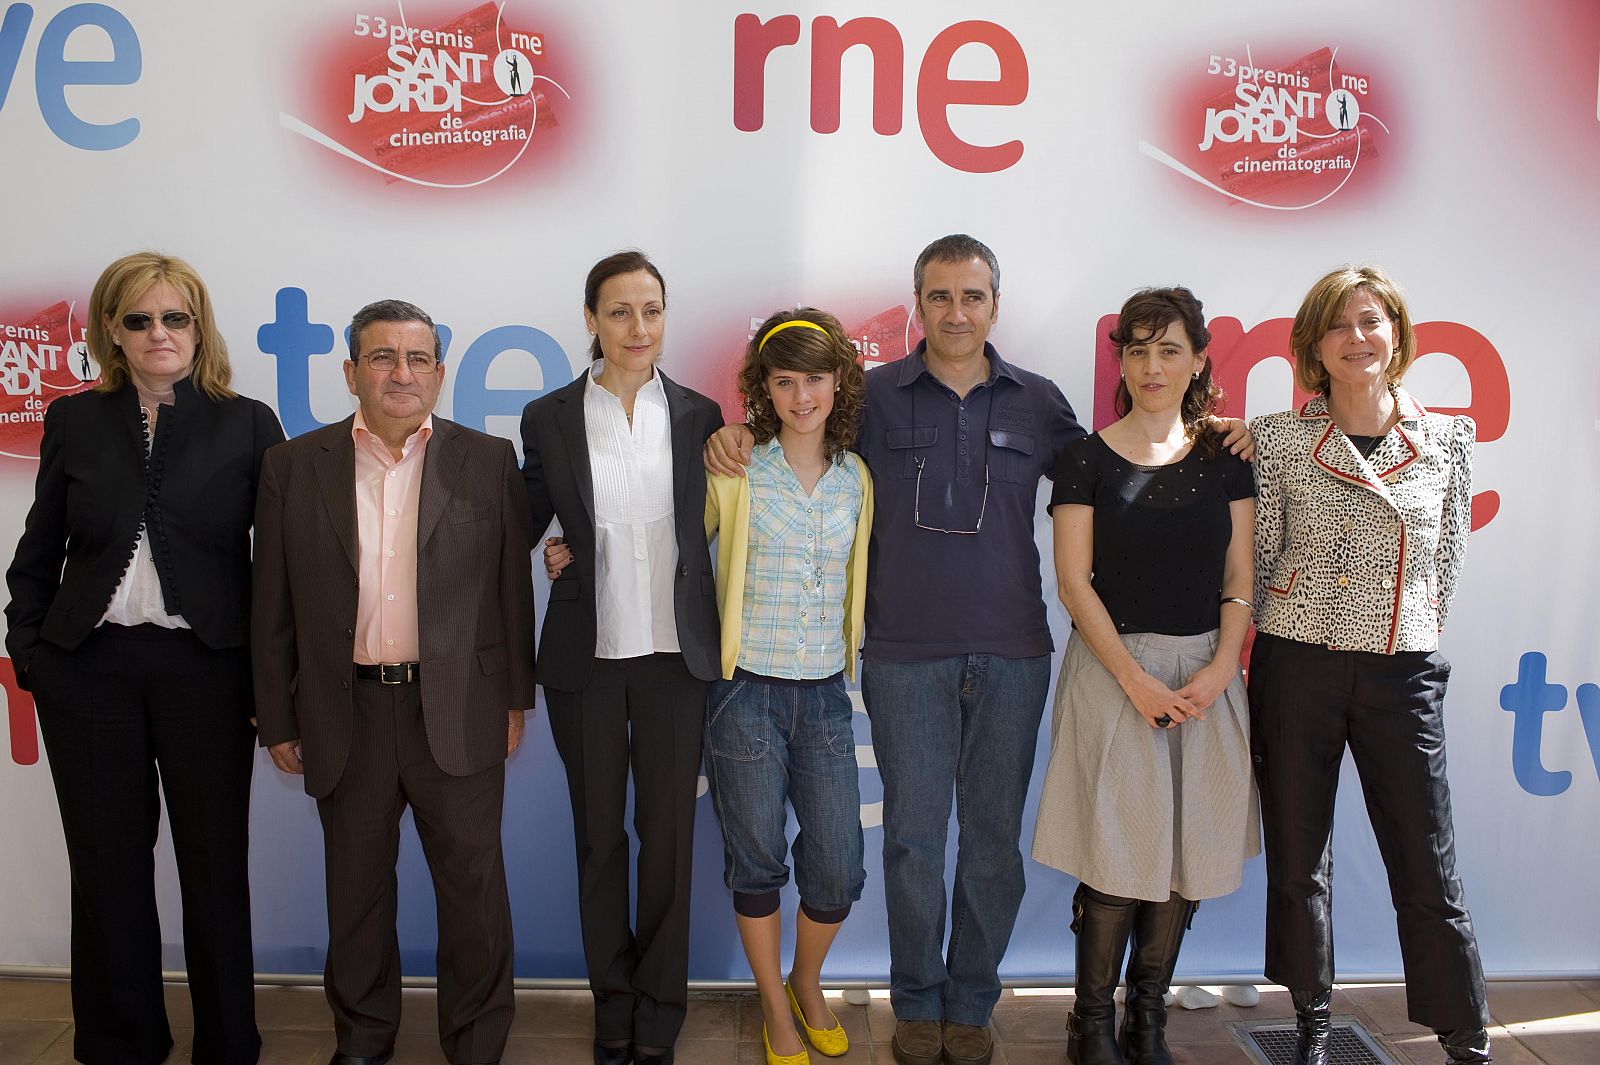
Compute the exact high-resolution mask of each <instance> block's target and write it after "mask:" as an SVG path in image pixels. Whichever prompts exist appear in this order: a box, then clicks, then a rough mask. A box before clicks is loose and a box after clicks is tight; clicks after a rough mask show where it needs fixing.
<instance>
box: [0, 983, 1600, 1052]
mask: <svg viewBox="0 0 1600 1065" xmlns="http://www.w3.org/2000/svg"><path fill="white" fill-rule="evenodd" d="M432 999H433V994H432V992H430V991H407V992H406V993H405V1013H404V1017H403V1020H402V1022H401V1033H400V1038H399V1041H398V1044H397V1046H396V1054H395V1058H394V1061H395V1065H437V1063H441V1062H443V1061H444V1060H445V1059H444V1056H443V1055H442V1054H441V1053H440V1052H439V1045H438V1040H437V1038H436V1035H435V1027H434V1016H433V1002H432ZM831 1002H832V1005H833V1007H834V1010H835V1011H836V1012H837V1013H838V1015H839V1019H840V1020H841V1021H842V1022H843V1023H844V1026H845V1029H846V1031H847V1032H849V1035H850V1044H851V1049H850V1053H849V1054H847V1055H846V1056H844V1057H842V1058H837V1059H834V1060H836V1061H839V1062H841V1063H843V1065H852V1063H855V1065H863V1063H867V1062H877V1063H883V1065H888V1063H892V1062H893V1061H894V1058H893V1056H892V1055H891V1054H890V1052H889V1038H890V1036H891V1034H892V1033H893V1031H894V1014H893V1013H892V1012H891V1011H890V1009H889V1003H888V1000H887V999H886V998H880V997H874V999H873V1000H872V1002H871V1003H870V1004H869V1005H866V1006H849V1005H846V1004H845V1003H844V1001H843V1000H842V999H839V998H836V997H834V998H832V999H831ZM256 1003H257V1015H258V1021H259V1023H260V1026H261V1032H262V1037H263V1039H264V1040H265V1044H266V1045H265V1047H264V1048H263V1050H262V1056H261V1061H262V1063H263V1065H323V1063H324V1062H326V1061H327V1060H328V1058H329V1057H330V1056H331V1055H332V1053H333V1050H334V1044H333V1033H332V1024H331V1021H330V1019H329V1016H328V1008H327V1005H326V1004H325V1003H324V1002H323V998H322V991H321V989H319V988H312V987H262V988H260V989H259V990H258V992H257V994H256ZM1071 1008H1072V996H1071V995H1055V994H1047V995H1041V994H1035V993H1024V994H1013V993H1012V992H1009V991H1008V992H1006V994H1005V996H1004V997H1003V998H1002V999H1001V1000H1000V1005H999V1006H998V1007H997V1008H996V1009H995V1014H994V1028H995V1042H996V1048H995V1056H994V1061H995V1065H1064V1063H1065V1062H1066V1037H1065V1034H1064V1032H1063V1030H1062V1025H1063V1024H1064V1023H1065V1021H1066V1016H1067V1012H1068V1011H1069V1010H1070V1009H1071ZM1489 1009H1490V1012H1491V1013H1493V1015H1494V1019H1495V1022H1496V1027H1494V1028H1493V1029H1492V1032H1493V1035H1494V1048H1495V1060H1496V1061H1497V1062H1499V1063H1500V1065H1597V1063H1600V981H1586V982H1574V981H1558V982H1547V983H1519V982H1504V983H1492V984H1490V985H1489ZM167 1010H168V1014H169V1016H170V1018H171V1022H172V1025H173V1037H174V1039H175V1042H176V1045H175V1046H174V1047H173V1051H172V1056H171V1057H170V1058H168V1060H169V1061H171V1062H173V1063H183V1062H187V1061H188V1060H189V1035H190V1033H189V1032H188V1030H187V1029H186V1028H185V1025H187V1024H188V1023H189V1002H188V995H187V994H186V992H185V990H184V988H183V986H182V985H170V986H169V987H168V988H167ZM1334 1012H1335V1013H1336V1014H1344V1015H1348V1016H1350V1017H1353V1018H1355V1019H1356V1020H1359V1021H1360V1022H1361V1023H1362V1024H1363V1025H1365V1026H1366V1028H1367V1030H1368V1031H1369V1032H1371V1033H1372V1034H1373V1035H1374V1036H1375V1037H1377V1038H1378V1040H1379V1042H1380V1043H1382V1044H1383V1045H1384V1046H1385V1047H1386V1048H1387V1049H1388V1050H1389V1051H1390V1052H1391V1054H1392V1056H1393V1057H1394V1058H1395V1060H1396V1061H1397V1062H1399V1063H1401V1065H1423V1063H1427V1065H1440V1063H1441V1062H1442V1061H1443V1054H1442V1053H1441V1052H1440V1050H1439V1047H1438V1044H1437V1043H1436V1042H1435V1040H1434V1038H1433V1035H1432V1033H1430V1032H1428V1031H1426V1030H1424V1029H1422V1028H1419V1027H1417V1026H1416V1025H1413V1024H1410V1023H1409V1022H1407V1021H1406V1019H1405V1014H1406V1010H1405V991H1404V990H1403V989H1402V988H1399V987H1392V986H1364V987H1341V988H1340V989H1339V991H1338V992H1337V993H1336V995H1335V996H1334ZM1292 1014H1293V1010H1292V1009H1291V1007H1290V1005H1289V1001H1288V995H1287V994H1286V993H1284V992H1283V991H1280V990H1275V989H1268V990H1266V991H1264V992H1263V994H1262V996H1261V1003H1260V1005H1258V1006H1255V1007H1253V1008H1250V1009H1240V1008H1236V1007H1233V1006H1229V1005H1227V1004H1226V1003H1222V1004H1220V1005H1218V1006H1217V1007H1216V1008H1215V1009H1207V1010H1181V1009H1177V1008H1173V1009H1172V1010H1171V1011H1170V1019H1169V1021H1168V1026H1167V1035H1168V1039H1169V1040H1170V1042H1171V1043H1172V1047H1173V1056H1174V1057H1175V1058H1176V1060H1177V1063H1178V1065H1249V1062H1250V1061H1251V1059H1250V1058H1249V1057H1248V1056H1247V1055H1246V1054H1245V1052H1244V1050H1243V1049H1241V1047H1240V1045H1239V1043H1238V1041H1237V1040H1236V1039H1235V1037H1234V1035H1233V1032H1232V1030H1231V1029H1230V1028H1229V1025H1230V1024H1232V1023H1236V1022H1244V1023H1249V1022H1252V1021H1263V1020H1271V1019H1278V1018H1289V1017H1290V1016H1292ZM591 1019H592V1011H591V1006H590V998H589V994H588V992H585V991H519V992H517V1018H516V1021H515V1022H514V1024H513V1025H512V1029H511V1040H510V1043H509V1044H508V1045H507V1047H506V1056H505V1059H504V1060H505V1063H506V1065H526V1063H538V1065H589V1063H590V1062H591V1061H592V1058H591V1056H590V1049H589V1040H590V1037H591V1027H590V1025H591ZM812 1060H813V1061H816V1062H821V1061H824V1060H826V1059H823V1058H822V1057H821V1056H820V1055H817V1056H814V1057H813V1059H812ZM71 1061H72V1009H71V1004H70V1002H69V1000H68V995H67V985H66V983H65V982H64V981H57V980H0V1063H4V1065H27V1063H34V1065H47V1063H48V1065H58V1063H70V1062H71ZM678 1061H680V1062H682V1063H683V1065H761V1062H762V1061H763V1056H762V1053H761V1011H760V1008H759V1007H758V1006H757V1004H756V1001H755V998H754V997H753V996H751V995H740V994H727V995H720V994H719V995H696V996H694V998H693V999H692V1001H691V1003H690V1006H689V1019H688V1021H687V1023H686V1024H685V1025H684V1029H683V1036H682V1038H681V1039H680V1040H679V1042H678Z"/></svg>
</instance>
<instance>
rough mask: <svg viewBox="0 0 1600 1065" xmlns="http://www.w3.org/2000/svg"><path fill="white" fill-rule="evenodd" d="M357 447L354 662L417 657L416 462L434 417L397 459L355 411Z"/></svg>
mask: <svg viewBox="0 0 1600 1065" xmlns="http://www.w3.org/2000/svg"><path fill="white" fill-rule="evenodd" d="M350 435H351V436H352V437H353V438H354V440H355V447H356V540H357V543H358V544H359V547H358V555H359V558H360V564H359V567H358V575H359V577H360V580H361V590H360V591H359V592H357V593H356V643H355V652H354V656H353V657H354V658H355V661H356V664H357V665H363V666H372V665H378V664H380V663H384V662H415V661H417V660H418V657H419V656H420V655H421V645H420V643H419V642H418V639H417V508H418V503H419V501H420V500H421V498H422V460H423V456H424V455H425V453H426V452H427V450H428V439H429V437H431V436H433V416H432V415H429V416H428V418H427V419H426V420H425V421H424V422H423V423H422V425H421V426H420V427H419V428H418V429H417V431H416V432H414V433H412V434H411V435H410V436H409V437H407V438H406V442H405V444H404V446H402V447H401V449H400V458H399V460H398V461H396V460H395V458H394V456H393V455H391V454H389V448H388V445H386V444H385V443H384V442H383V441H382V440H381V439H379V438H378V436H377V435H376V434H374V433H372V432H371V431H369V430H368V429H367V425H366V420H365V419H364V418H362V417H361V411H360V410H359V409H358V410H357V411H356V420H355V425H354V426H353V427H352V428H351V430H350Z"/></svg>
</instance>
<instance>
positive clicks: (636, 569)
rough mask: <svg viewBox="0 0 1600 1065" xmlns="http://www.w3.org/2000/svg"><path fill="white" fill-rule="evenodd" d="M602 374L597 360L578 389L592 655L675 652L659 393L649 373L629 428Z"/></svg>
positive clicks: (666, 434)
mask: <svg viewBox="0 0 1600 1065" xmlns="http://www.w3.org/2000/svg"><path fill="white" fill-rule="evenodd" d="M604 372H605V360H604V359H600V360H597V361H596V362H595V364H594V367H593V368H592V369H591V370H590V371H589V380H588V383H587V384H586V385H585V386H584V390H583V422H584V433H585V437H586V438H587V440H588V444H589V469H590V472H591V476H592V477H593V479H594V578H595V657H597V658H638V657H640V656H642V655H648V654H652V653H655V652H664V653H670V654H676V653H677V652H678V651H679V646H678V622H677V617H676V614H675V613H674V610H673V605H672V594H673V575H674V573H675V571H676V570H677V568H678V539H677V534H676V533H675V531H674V528H673V521H672V515H673V507H672V432H671V418H670V416H669V415H668V412H667V394H666V392H665V390H663V389H662V387H661V375H660V374H657V373H653V372H652V374H651V377H650V381H649V383H647V384H646V385H645V386H644V387H643V388H641V389H639V393H638V395H636V396H635V397H634V400H633V424H632V425H631V426H630V425H629V424H628V416H627V412H626V411H624V410H623V408H622V400H621V399H619V398H618V397H617V396H615V395H613V394H612V393H610V392H608V391H606V390H605V389H604V388H603V387H601V385H600V383H599V382H598V381H596V380H595V378H596V377H598V376H599V375H601V374H602V373H604Z"/></svg>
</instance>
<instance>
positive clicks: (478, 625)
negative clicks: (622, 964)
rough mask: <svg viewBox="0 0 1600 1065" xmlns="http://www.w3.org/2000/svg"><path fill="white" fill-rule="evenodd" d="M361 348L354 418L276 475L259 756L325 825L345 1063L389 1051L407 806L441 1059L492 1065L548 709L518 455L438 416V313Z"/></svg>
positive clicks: (260, 577) (258, 662) (372, 312)
mask: <svg viewBox="0 0 1600 1065" xmlns="http://www.w3.org/2000/svg"><path fill="white" fill-rule="evenodd" d="M350 351H351V354H350V360H349V362H347V363H346V364H345V368H344V371H345V380H346V383H347V384H348V385H349V388H350V392H351V394H352V395H355V396H356V397H357V398H358V399H359V401H360V407H359V409H358V410H357V412H356V413H355V415H354V416H353V417H350V418H346V419H345V420H344V421H342V422H339V423H338V424H336V425H330V426H327V427H326V428H323V429H319V430H316V431H315V432H311V433H307V434H305V435H304V436H301V437H298V438H297V439H295V440H292V441H289V442H288V443H285V444H281V445H279V446H277V447H274V448H272V449H271V450H269V451H268V452H267V455H266V460H265V463H264V465H263V467H262V471H261V487H260V490H259V495H258V499H257V505H256V542H255V581H254V604H253V611H252V625H253V633H252V644H253V652H254V665H255V693H256V707H257V713H258V715H259V718H260V733H261V743H262V745H263V746H266V747H267V748H268V749H269V750H270V752H271V754H272V760H273V761H274V762H275V763H276V764H277V766H278V768H279V769H281V770H283V771H284V772H287V773H304V774H305V787H306V792H307V793H308V794H310V795H311V796H313V797H314V798H315V799H316V800H317V810H318V813H319V814H320V815H321V818H322V828H323V841H324V850H325V858H326V866H327V892H328V958H327V965H326V971H325V974H324V983H325V987H326V990H327V996H328V1003H329V1005H330V1006H331V1007H332V1009H333V1016H334V1027H335V1029H336V1031H337V1034H338V1045H339V1049H338V1053H336V1054H335V1055H334V1057H333V1061H332V1063H330V1065H381V1063H382V1062H385V1061H388V1060H389V1058H390V1056H391V1055H392V1054H393V1050H394V1038H395V1031H396V1029H397V1027H398V1025H399V1021H400V950H399V942H398V938H397V936H396V933H395V878H394V866H395V860H396V857H397V853H398V848H399V840H400V815H401V813H402V812H403V811H404V809H405V807H406V806H407V804H409V805H410V806H411V808H412V810H413V812H414V814H415V817H416V825H417V834H418V835H419V836H420V837H421V840H422V848H423V852H424V854H425V855H426V857H427V860H428V866H429V869H430V871H431V872H432V875H433V885H434V892H435V894H436V896H437V898H438V912H439V967H438V974H439V992H438V1003H439V1042H440V1045H441V1046H442V1047H443V1048H444V1052H445V1054H446V1055H447V1056H448V1058H449V1060H450V1061H452V1062H457V1063H462V1065H465V1063H477V1062H493V1061H497V1060H498V1059H499V1057H500V1054H501V1052H502V1050H503V1049H504V1047H505V1040H506V1032H507V1030H508V1029H509V1027H510V1024H511V1015H512V1010H513V1005H512V992H511V965H512V950H511V909H510V903H509V900H508V899H507V896H506V881H505V868H504V861H503V858H502V855H501V849H500V812H501V803H502V800H503V798H504V794H505V765H504V763H505V759H506V757H507V755H508V754H509V753H510V752H511V751H513V750H515V749H516V747H517V746H518V744H519V743H520V742H521V738H522V731H523V713H524V708H526V707H530V706H532V705H533V699H534V679H533V595H532V590H531V584H530V573H529V543H528V540H529V531H528V507H527V499H526V497H525V495H524V491H523V487H522V482H521V478H520V475H519V474H518V472H517V463H516V456H515V453H514V452H513V451H512V448H511V445H510V444H508V443H507V442H506V441H504V440H499V439H496V438H494V437H490V436H485V435H484V434H482V433H478V432H474V431H473V430H471V429H467V428H464V427H462V426H459V425H456V424H455V423H453V422H449V421H446V420H445V419H443V418H435V417H434V416H433V407H434V404H435V402H436V401H437V400H438V397H439V388H440V386H441V385H442V384H443V382H444V375H445V369H444V365H443V364H442V363H441V362H440V360H439V356H440V354H441V349H440V345H439V337H438V332H437V330H436V329H435V328H434V325H433V321H432V319H430V318H429V317H428V316H427V314H425V313H424V312H423V311H422V310H420V309H419V308H417V307H415V306H413V305H411V304H409V303H402V302H400V301H397V300H385V301H383V302H380V303H374V304H371V305H369V306H367V307H364V308H362V309H361V310H360V311H359V312H357V314H356V316H355V319H354V320H353V321H352V322H351V324H350ZM508 715H509V716H508Z"/></svg>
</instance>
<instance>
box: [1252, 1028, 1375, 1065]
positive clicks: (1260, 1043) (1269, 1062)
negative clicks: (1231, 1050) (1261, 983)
mask: <svg viewBox="0 0 1600 1065" xmlns="http://www.w3.org/2000/svg"><path fill="white" fill-rule="evenodd" d="M1229 1027H1231V1028H1232V1029H1233V1035H1234V1038H1235V1039H1237V1040H1239V1042H1240V1043H1241V1044H1242V1045H1243V1046H1244V1049H1245V1052H1246V1053H1248V1054H1249V1055H1250V1056H1251V1057H1252V1058H1253V1059H1255V1060H1256V1061H1257V1062H1258V1063H1259V1065H1292V1063H1293V1061H1294V1047H1295V1029H1294V1025H1293V1024H1284V1023H1283V1022H1281V1021H1265V1022H1261V1023H1255V1024H1233V1025H1230V1026H1229ZM1328 1065H1395V1060H1394V1059H1393V1058H1391V1057H1390V1056H1389V1055H1388V1054H1386V1053H1384V1051H1383V1049H1382V1048H1381V1047H1379V1046H1378V1043H1377V1041H1376V1040H1374V1039H1373V1038H1372V1036H1371V1035H1369V1034H1368V1033H1367V1030H1366V1029H1365V1028H1363V1027H1362V1026H1361V1022H1360V1021H1355V1020H1351V1019H1350V1018H1348V1017H1335V1018H1334V1019H1333V1044H1332V1053H1330V1054H1329V1055H1328Z"/></svg>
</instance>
